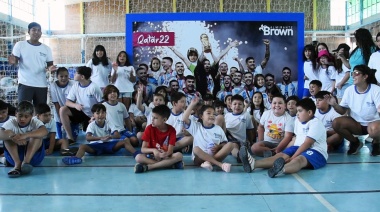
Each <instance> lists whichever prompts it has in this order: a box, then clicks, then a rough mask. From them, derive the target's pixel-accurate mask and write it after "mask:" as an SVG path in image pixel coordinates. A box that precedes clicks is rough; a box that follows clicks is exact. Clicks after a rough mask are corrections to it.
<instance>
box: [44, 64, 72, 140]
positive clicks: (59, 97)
mask: <svg viewBox="0 0 380 212" xmlns="http://www.w3.org/2000/svg"><path fill="white" fill-rule="evenodd" d="M56 74H57V79H58V80H57V81H55V82H52V83H51V84H50V96H51V102H52V103H53V104H54V109H55V110H54V120H55V124H56V128H57V130H56V134H57V138H58V139H62V138H64V136H63V135H62V123H61V119H60V118H59V110H60V109H61V107H63V106H64V105H65V103H66V97H67V95H69V91H70V89H71V87H72V86H73V85H74V81H72V80H70V79H69V71H68V70H67V69H66V68H65V67H60V68H58V69H57V72H56ZM71 130H72V131H71V133H72V134H73V137H74V140H76V138H77V137H78V133H79V125H78V124H74V123H71Z"/></svg>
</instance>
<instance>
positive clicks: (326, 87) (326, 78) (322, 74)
mask: <svg viewBox="0 0 380 212" xmlns="http://www.w3.org/2000/svg"><path fill="white" fill-rule="evenodd" d="M317 62H318V68H317V73H318V79H319V81H321V82H322V90H323V91H328V92H330V93H334V92H335V78H336V69H335V67H334V66H332V65H330V64H329V63H330V62H332V57H331V56H330V53H329V52H328V51H327V50H321V51H320V52H318V59H317Z"/></svg>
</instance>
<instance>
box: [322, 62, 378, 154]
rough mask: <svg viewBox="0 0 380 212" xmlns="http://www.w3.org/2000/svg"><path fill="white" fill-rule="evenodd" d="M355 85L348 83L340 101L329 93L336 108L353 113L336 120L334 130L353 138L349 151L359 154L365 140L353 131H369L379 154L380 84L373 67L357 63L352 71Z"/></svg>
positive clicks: (373, 152)
mask: <svg viewBox="0 0 380 212" xmlns="http://www.w3.org/2000/svg"><path fill="white" fill-rule="evenodd" d="M352 77H353V79H354V85H352V86H350V87H348V88H347V89H346V91H345V92H344V94H343V98H342V101H341V102H340V104H338V103H337V101H336V99H335V98H334V97H332V96H326V97H325V98H328V100H329V104H330V105H331V106H333V107H334V109H335V111H337V112H338V113H340V114H342V115H343V114H345V113H346V112H347V110H348V109H350V112H349V115H350V116H341V117H339V118H336V119H335V120H334V121H333V128H334V130H335V132H337V133H338V134H339V135H341V136H343V137H344V138H345V139H346V140H348V141H349V142H350V148H349V150H348V152H347V154H349V155H350V154H357V153H358V152H359V150H360V148H361V147H362V146H363V143H361V142H360V141H359V139H358V138H356V137H354V135H366V134H369V136H370V137H371V138H373V143H372V147H373V148H372V155H374V156H375V155H380V143H379V141H380V116H379V112H378V108H379V106H380V87H379V86H377V85H376V84H377V81H376V78H375V74H374V72H373V70H371V69H370V68H368V67H367V66H366V65H357V66H355V67H354V71H353V72H352Z"/></svg>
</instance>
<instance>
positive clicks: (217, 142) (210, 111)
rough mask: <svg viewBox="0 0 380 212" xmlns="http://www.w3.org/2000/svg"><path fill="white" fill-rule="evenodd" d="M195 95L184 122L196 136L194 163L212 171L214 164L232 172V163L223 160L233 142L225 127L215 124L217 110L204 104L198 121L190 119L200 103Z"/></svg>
mask: <svg viewBox="0 0 380 212" xmlns="http://www.w3.org/2000/svg"><path fill="white" fill-rule="evenodd" d="M198 101H199V98H198V97H195V98H194V99H193V100H192V101H191V103H190V105H189V106H188V108H187V109H186V111H185V113H184V114H183V122H184V124H185V128H186V130H187V131H188V132H189V133H190V134H191V135H192V136H193V137H194V147H193V154H192V159H193V161H194V164H195V165H197V166H199V165H200V166H201V167H202V168H205V169H207V170H210V171H212V170H213V167H212V165H217V166H219V167H220V168H221V169H222V170H223V171H225V172H230V170H231V164H229V163H222V161H223V160H224V159H225V158H226V157H227V156H228V155H229V154H230V153H231V151H232V149H233V144H232V143H231V142H227V137H226V135H225V133H224V131H223V129H222V128H221V127H220V126H218V125H215V124H214V122H215V118H216V117H215V115H214V113H215V110H214V108H213V107H212V106H210V105H204V106H202V108H201V110H200V113H199V114H200V116H199V119H198V122H195V121H193V120H190V119H189V116H190V114H191V111H192V110H193V108H194V107H195V106H196V104H197V103H198Z"/></svg>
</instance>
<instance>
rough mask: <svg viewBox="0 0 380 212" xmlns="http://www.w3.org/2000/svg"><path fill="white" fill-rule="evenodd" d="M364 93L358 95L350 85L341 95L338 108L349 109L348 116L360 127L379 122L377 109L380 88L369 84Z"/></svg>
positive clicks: (379, 99) (379, 101) (379, 102)
mask: <svg viewBox="0 0 380 212" xmlns="http://www.w3.org/2000/svg"><path fill="white" fill-rule="evenodd" d="M369 86H370V87H369V88H368V91H367V92H366V93H362V94H360V93H358V92H357V90H356V86H355V85H351V86H350V87H348V88H347V89H346V91H345V92H344V94H343V97H342V101H341V102H340V104H339V105H340V106H342V107H345V108H350V116H351V117H352V118H353V119H355V120H356V121H357V122H359V123H360V124H361V125H362V126H368V123H370V122H373V121H378V120H380V116H379V113H378V112H377V107H378V106H379V105H380V87H379V86H377V85H375V84H370V85H369Z"/></svg>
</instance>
